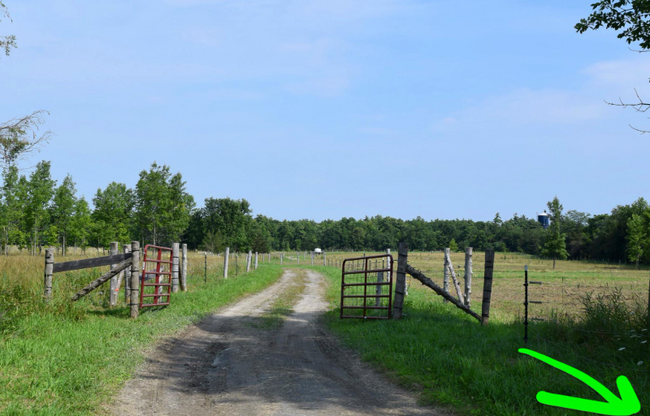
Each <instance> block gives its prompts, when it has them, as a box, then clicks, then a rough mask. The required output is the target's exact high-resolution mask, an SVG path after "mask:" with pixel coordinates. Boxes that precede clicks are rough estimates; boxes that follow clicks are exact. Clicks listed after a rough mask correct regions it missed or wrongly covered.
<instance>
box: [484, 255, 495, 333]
mask: <svg viewBox="0 0 650 416" xmlns="http://www.w3.org/2000/svg"><path fill="white" fill-rule="evenodd" d="M493 270H494V250H485V272H484V273H483V279H484V280H483V313H482V314H481V319H482V321H481V325H487V323H488V321H489V320H490V298H491V297H492V272H493Z"/></svg>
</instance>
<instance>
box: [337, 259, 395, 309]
mask: <svg viewBox="0 0 650 416" xmlns="http://www.w3.org/2000/svg"><path fill="white" fill-rule="evenodd" d="M341 273H342V274H341V318H361V319H390V317H391V316H392V310H391V308H392V299H393V296H392V295H393V279H392V276H393V256H391V255H390V254H380V255H377V256H366V257H355V258H351V259H345V260H343V265H342V266H341ZM368 288H370V291H371V293H370V294H369V293H368ZM373 292H374V293H373ZM369 300H370V303H371V304H368V303H369Z"/></svg>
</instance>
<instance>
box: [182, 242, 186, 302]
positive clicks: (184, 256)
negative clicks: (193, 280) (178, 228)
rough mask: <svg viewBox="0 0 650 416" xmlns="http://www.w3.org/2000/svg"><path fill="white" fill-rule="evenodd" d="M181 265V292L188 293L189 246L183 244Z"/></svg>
mask: <svg viewBox="0 0 650 416" xmlns="http://www.w3.org/2000/svg"><path fill="white" fill-rule="evenodd" d="M181 252H182V260H183V264H182V265H181V290H182V291H183V292H187V244H183V249H182V250H181Z"/></svg>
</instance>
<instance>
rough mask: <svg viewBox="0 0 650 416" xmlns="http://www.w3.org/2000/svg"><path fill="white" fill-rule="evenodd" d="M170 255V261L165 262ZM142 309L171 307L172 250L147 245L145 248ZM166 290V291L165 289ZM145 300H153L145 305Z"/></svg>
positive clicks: (141, 280)
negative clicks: (165, 258) (164, 258)
mask: <svg viewBox="0 0 650 416" xmlns="http://www.w3.org/2000/svg"><path fill="white" fill-rule="evenodd" d="M163 253H165V255H167V253H169V260H163ZM151 280H153V282H151ZM140 285H141V287H140V307H141V308H143V307H146V306H165V305H169V300H170V298H171V293H172V249H171V248H169V247H159V246H154V245H151V244H147V245H146V246H145V247H144V257H143V260H142V276H141V279H140ZM165 288H166V289H165ZM145 298H147V301H149V300H148V298H153V300H152V301H150V303H145Z"/></svg>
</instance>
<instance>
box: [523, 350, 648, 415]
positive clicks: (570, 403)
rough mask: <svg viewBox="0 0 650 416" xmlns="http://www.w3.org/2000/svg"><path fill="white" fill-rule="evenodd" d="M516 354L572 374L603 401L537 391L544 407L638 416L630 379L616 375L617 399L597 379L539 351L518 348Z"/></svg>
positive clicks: (636, 400)
mask: <svg viewBox="0 0 650 416" xmlns="http://www.w3.org/2000/svg"><path fill="white" fill-rule="evenodd" d="M519 352H520V353H522V354H527V355H530V356H531V357H533V358H537V359H538V360H540V361H543V362H545V363H546V364H548V365H550V366H552V367H555V368H557V369H558V370H561V371H564V372H565V373H567V374H570V375H572V376H573V377H575V378H577V379H578V380H580V381H582V382H583V383H585V384H586V385H588V386H589V387H591V388H592V389H594V390H595V391H596V393H598V394H600V395H601V396H602V397H603V398H604V399H605V400H606V402H598V401H595V400H587V399H579V398H577V397H571V396H563V395H561V394H555V393H548V392H546V391H540V392H538V393H537V401H538V402H540V403H542V404H546V405H548V406H557V407H564V408H567V409H574V410H581V411H583V412H592V413H598V414H601V415H616V416H629V415H633V414H635V413H638V412H639V411H640V410H641V403H639V398H638V397H637V396H636V393H635V392H634V388H632V384H630V380H628V379H627V377H625V376H619V377H618V378H617V379H616V385H617V386H618V391H619V393H620V394H621V398H620V399H619V398H618V397H617V396H616V395H615V394H614V393H612V392H611V391H610V390H609V389H608V388H607V387H605V386H603V385H602V384H601V383H600V382H598V381H597V380H596V379H594V378H593V377H591V376H590V375H588V374H585V373H583V372H582V371H580V370H577V369H575V368H573V367H571V366H570V365H567V364H564V363H561V362H559V361H557V360H554V359H552V358H551V357H547V356H546V355H544V354H540V353H538V352H535V351H532V350H529V349H526V348H520V349H519Z"/></svg>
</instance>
